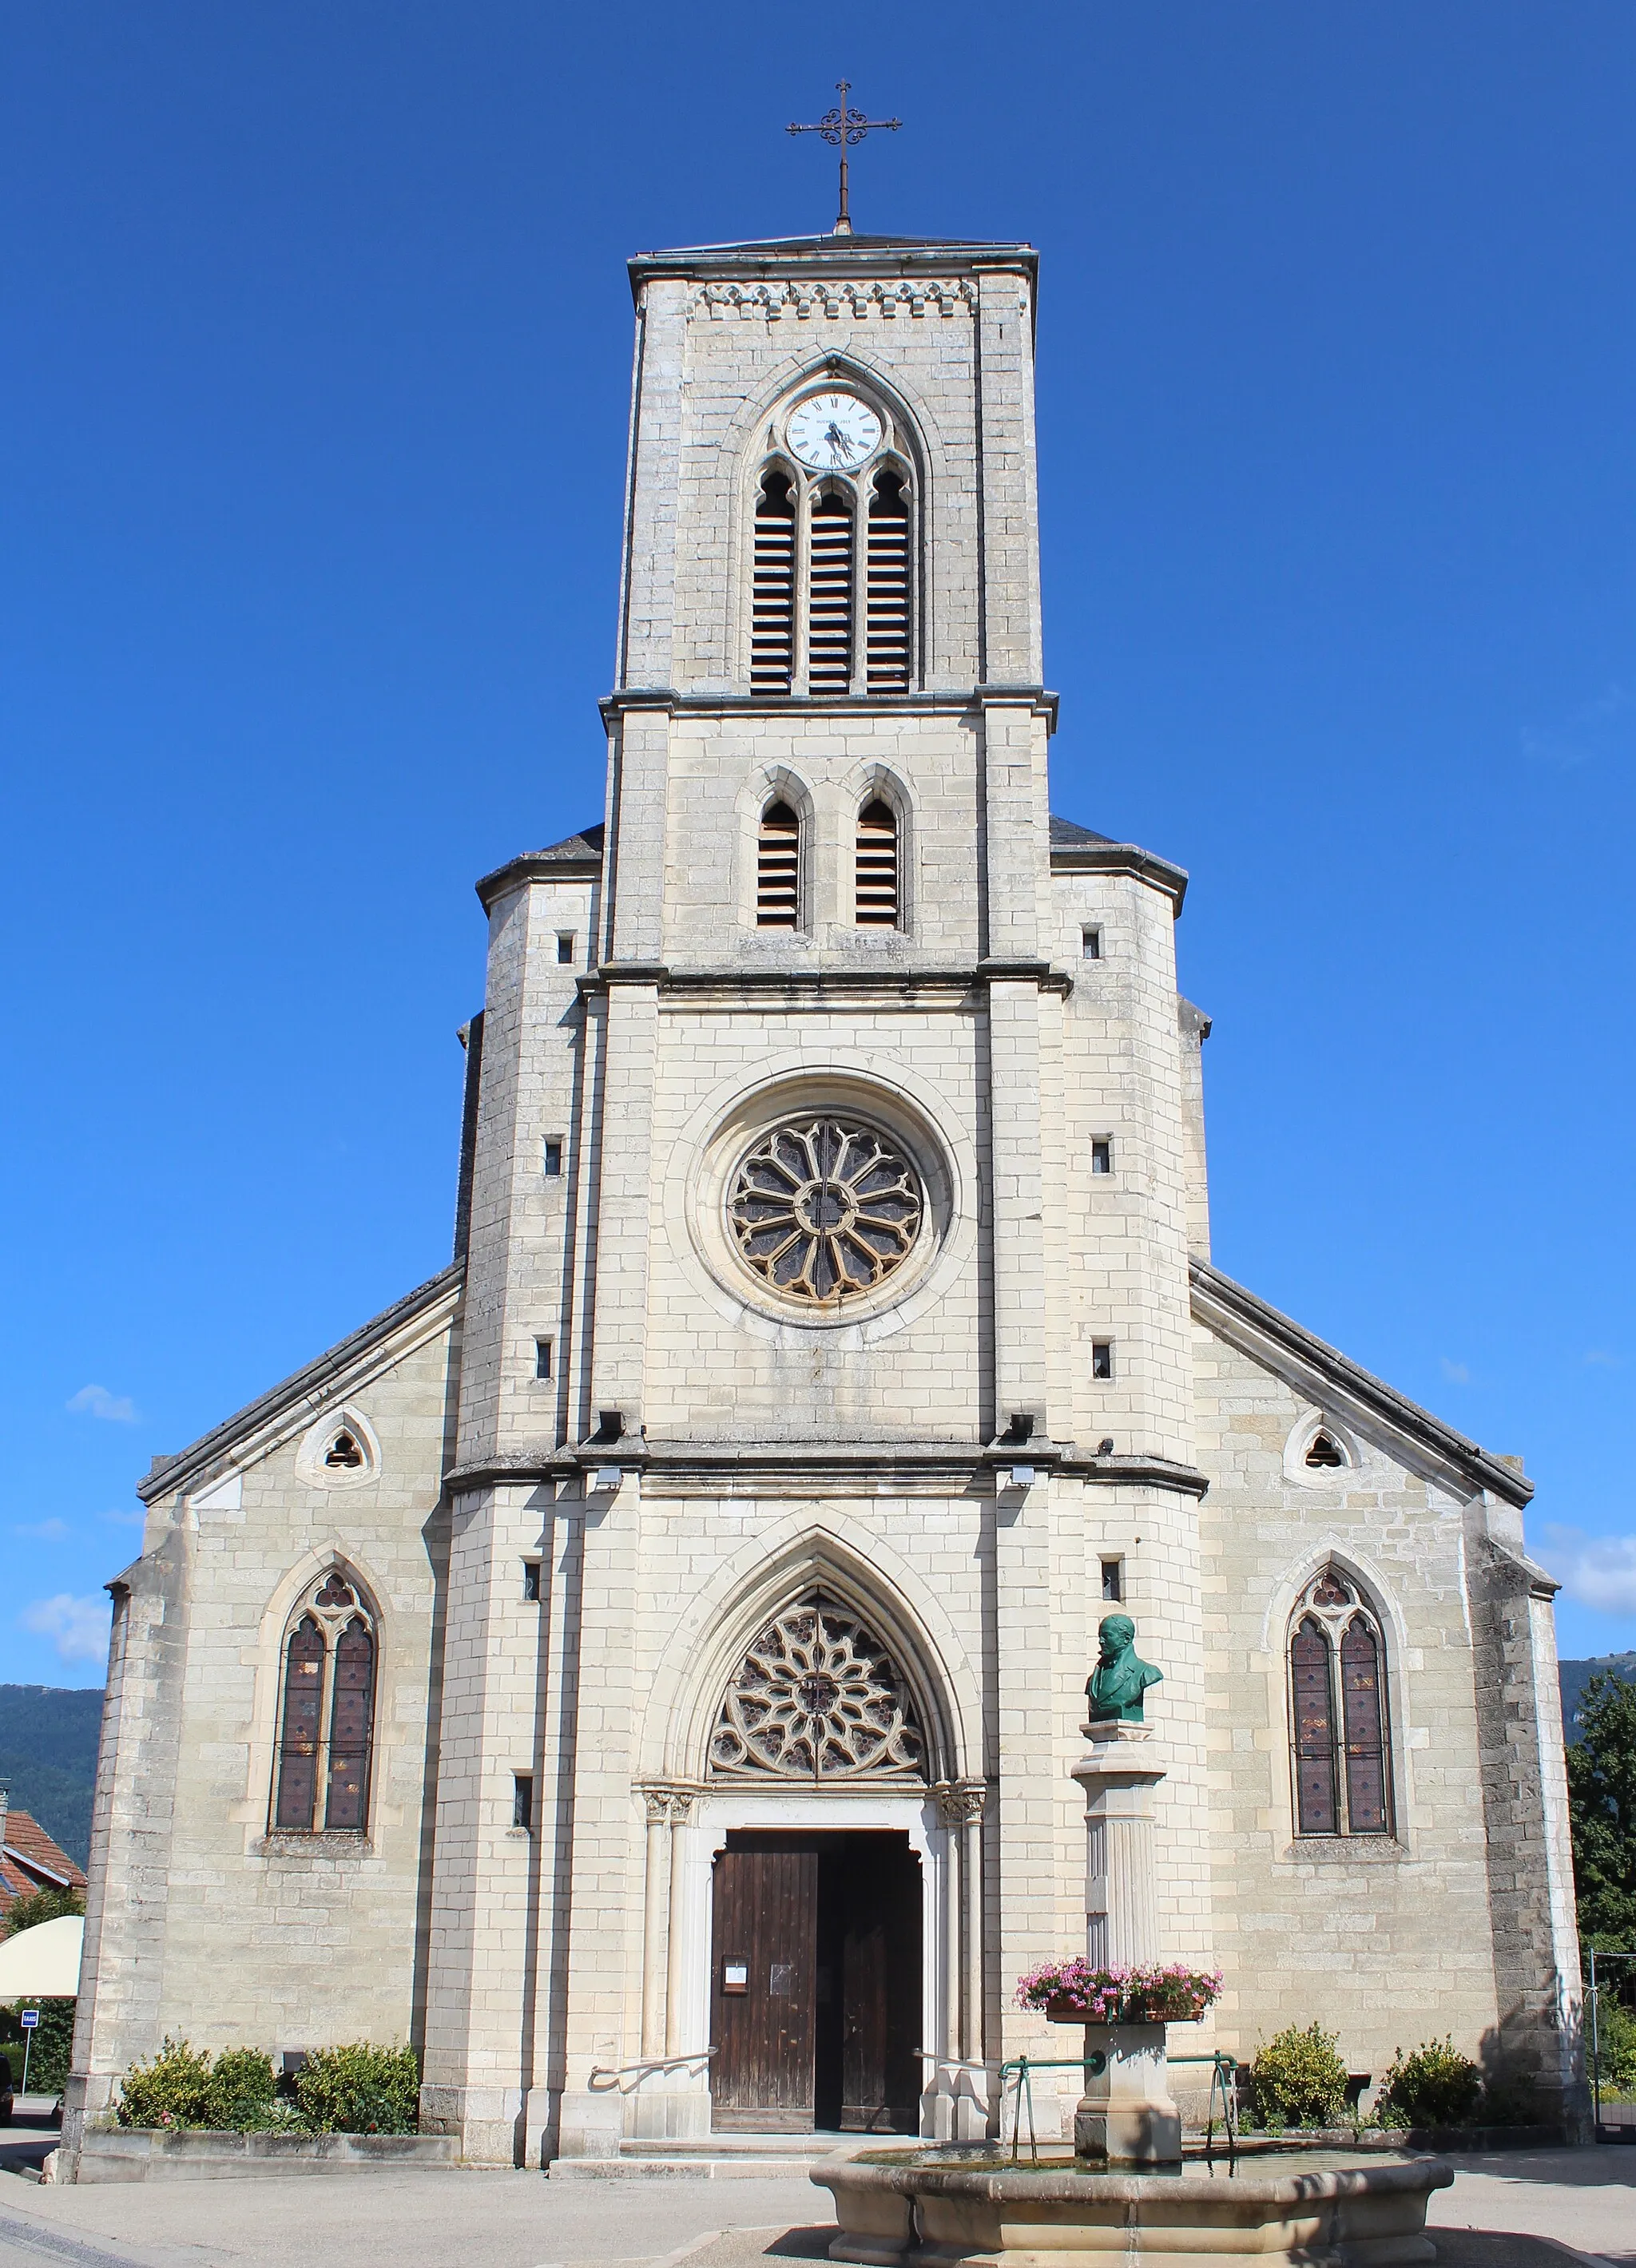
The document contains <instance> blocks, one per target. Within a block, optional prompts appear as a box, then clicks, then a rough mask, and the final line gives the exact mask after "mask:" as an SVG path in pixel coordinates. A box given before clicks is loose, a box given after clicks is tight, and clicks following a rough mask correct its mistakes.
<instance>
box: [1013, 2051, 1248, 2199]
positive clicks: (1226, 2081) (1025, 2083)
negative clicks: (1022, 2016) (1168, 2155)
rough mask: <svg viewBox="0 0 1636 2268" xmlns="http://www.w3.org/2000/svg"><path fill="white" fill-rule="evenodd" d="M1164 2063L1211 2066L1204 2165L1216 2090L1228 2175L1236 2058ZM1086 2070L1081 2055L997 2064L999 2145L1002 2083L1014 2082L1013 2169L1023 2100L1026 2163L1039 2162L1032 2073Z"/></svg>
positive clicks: (1234, 2155)
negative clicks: (1025, 2105) (1012, 2079)
mask: <svg viewBox="0 0 1636 2268" xmlns="http://www.w3.org/2000/svg"><path fill="white" fill-rule="evenodd" d="M1165 2060H1166V2062H1167V2064H1172V2063H1207V2064H1209V2065H1210V2066H1212V2069H1211V2074H1210V2099H1209V2102H1208V2105H1207V2106H1206V2110H1205V2162H1206V2163H1207V2164H1212V2165H1213V2163H1214V2162H1215V2160H1214V2154H1213V2153H1214V2149H1215V2106H1216V2090H1217V2088H1218V2087H1219V2088H1220V2092H1221V2108H1222V2122H1223V2124H1224V2126H1225V2128H1226V2131H1227V2171H1228V2173H1229V2174H1230V2173H1232V2172H1233V2171H1234V2168H1235V2167H1236V2164H1237V2161H1238V2119H1237V2112H1236V2104H1235V2100H1234V2097H1235V2090H1236V2083H1237V2076H1238V2064H1237V2060H1236V2058H1234V2057H1233V2056H1230V2055H1224V2054H1222V2052H1221V2051H1220V2049H1218V2050H1217V2051H1216V2052H1215V2053H1214V2054H1213V2055H1196V2056H1167V2057H1166V2058H1165ZM1089 2066H1090V2058H1088V2057H1087V2056H1083V2055H1077V2056H1026V2055H1025V2056H1014V2057H1013V2058H1012V2059H1011V2060H1010V2061H1009V2062H1008V2063H1003V2064H1001V2066H1000V2067H999V2084H1000V2141H1001V2143H1002V2145H1003V2144H1004V2141H1005V2139H1006V2102H1005V2095H1006V2078H1007V2076H1008V2075H1010V2074H1012V2073H1015V2075H1016V2082H1017V2084H1016V2090H1015V2101H1014V2102H1013V2109H1012V2117H1011V2162H1012V2164H1013V2166H1014V2165H1015V2164H1016V2163H1017V2160H1018V2153H1019V2151H1020V2150H1021V2144H1022V2120H1021V2110H1022V2105H1023V2102H1024V2099H1025V2098H1026V2100H1027V2102H1028V2162H1029V2163H1030V2164H1031V2165H1035V2166H1037V2165H1038V2164H1039V2162H1040V2146H1039V2140H1038V2138H1037V2136H1036V2135H1035V2130H1034V2073H1035V2072H1036V2071H1083V2072H1084V2073H1086V2074H1087V2077H1088V2076H1089V2075H1090V2070H1089Z"/></svg>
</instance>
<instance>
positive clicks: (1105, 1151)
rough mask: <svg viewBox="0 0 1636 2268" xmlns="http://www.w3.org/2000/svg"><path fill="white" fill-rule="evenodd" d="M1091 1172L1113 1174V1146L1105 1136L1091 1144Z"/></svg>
mask: <svg viewBox="0 0 1636 2268" xmlns="http://www.w3.org/2000/svg"><path fill="white" fill-rule="evenodd" d="M1091 1171H1092V1172H1093V1173H1094V1174H1111V1173H1112V1171H1113V1144H1112V1143H1111V1142H1110V1141H1109V1140H1108V1139H1107V1138H1106V1137H1105V1136H1102V1137H1099V1138H1098V1139H1096V1140H1095V1141H1094V1142H1093V1143H1092V1144H1091Z"/></svg>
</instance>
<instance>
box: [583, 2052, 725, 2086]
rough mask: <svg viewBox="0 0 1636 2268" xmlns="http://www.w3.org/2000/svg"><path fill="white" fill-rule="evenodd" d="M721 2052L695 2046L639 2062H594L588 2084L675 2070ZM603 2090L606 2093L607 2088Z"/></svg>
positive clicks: (707, 2059)
mask: <svg viewBox="0 0 1636 2268" xmlns="http://www.w3.org/2000/svg"><path fill="white" fill-rule="evenodd" d="M718 2053H719V2050H718V2049H716V2048H694V2049H692V2050H690V2051H689V2052H688V2053H687V2054H685V2055H667V2056H644V2057H642V2058H641V2059H640V2060H639V2061H638V2062H637V2063H614V2064H603V2063H593V2065H592V2066H591V2076H590V2078H589V2080H587V2081H586V2085H587V2086H590V2087H594V2086H595V2085H596V2083H597V2081H598V2080H599V2079H605V2080H612V2081H614V2082H615V2084H617V2082H618V2081H619V2080H622V2079H623V2078H624V2077H625V2076H626V2074H627V2073H630V2072H644V2071H674V2068H675V2066H677V2065H678V2064H682V2063H708V2062H709V2061H710V2059H711V2056H713V2055H716V2054H718ZM602 2092H604V2093H606V2092H607V2089H606V2088H604V2089H603V2090H602Z"/></svg>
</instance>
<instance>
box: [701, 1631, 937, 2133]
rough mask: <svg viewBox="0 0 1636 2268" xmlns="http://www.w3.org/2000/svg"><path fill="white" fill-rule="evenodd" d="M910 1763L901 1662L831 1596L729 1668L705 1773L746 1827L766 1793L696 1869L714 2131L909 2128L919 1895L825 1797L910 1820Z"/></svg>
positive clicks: (920, 1943)
mask: <svg viewBox="0 0 1636 2268" xmlns="http://www.w3.org/2000/svg"><path fill="white" fill-rule="evenodd" d="M925 1754H926V1738H925V1731H924V1729H923V1726H922V1723H921V1712H920V1709H919V1706H918V1705H917V1699H916V1697H915V1695H914V1692H913V1690H912V1689H911V1687H910V1684H909V1682H908V1681H907V1679H906V1678H905V1676H904V1675H903V1671H902V1669H901V1668H900V1667H899V1665H898V1664H897V1662H896V1661H895V1660H894V1659H893V1657H892V1655H891V1653H889V1651H888V1648H887V1647H886V1646H885V1645H883V1644H882V1642H881V1640H880V1638H878V1637H877V1636H876V1635H875V1633H874V1632H873V1630H872V1629H871V1628H870V1627H869V1625H868V1624H867V1623H866V1622H865V1621H864V1620H863V1619H862V1618H861V1617H860V1616H859V1614H858V1613H857V1612H855V1611H854V1610H853V1609H851V1607H850V1606H848V1605H846V1604H844V1602H842V1601H841V1600H840V1599H839V1598H837V1597H836V1596H835V1595H833V1594H830V1593H829V1592H827V1591H825V1590H823V1589H822V1588H817V1587H814V1588H813V1589H811V1590H809V1591H808V1592H807V1593H806V1594H804V1595H803V1596H802V1597H800V1598H799V1599H798V1600H796V1601H795V1602H793V1603H792V1604H791V1605H790V1606H788V1607H786V1608H785V1609H783V1610H782V1611H781V1612H780V1613H778V1614H777V1615H775V1616H771V1617H770V1619H769V1620H768V1621H767V1623H765V1624H763V1627H762V1628H761V1630H760V1631H758V1632H757V1633H756V1635H755V1638H753V1639H752V1641H751V1643H750V1645H749V1646H748V1648H747V1649H746V1651H745V1653H744V1654H743V1655H742V1657H741V1660H740V1661H739V1663H738V1665H737V1667H736V1668H735V1669H734V1671H733V1675H732V1677H731V1679H730V1680H729V1683H728V1686H727V1690H726V1694H725V1695H724V1697H723V1698H722V1701H721V1705H720V1708H719V1712H718V1714H717V1718H716V1722H715V1727H714V1729H713V1731H712V1734H711V1743H710V1759H709V1768H708V1769H709V1777H710V1781H711V1785H712V1786H715V1787H719V1788H721V1789H722V1790H723V1791H724V1793H725V1792H726V1791H727V1790H729V1789H731V1790H733V1792H734V1793H744V1794H746V1795H749V1796H750V1797H752V1799H754V1800H752V1802H751V1803H750V1804H749V1805H748V1807H746V1808H748V1811H749V1813H750V1814H751V1815H752V1816H753V1815H754V1814H755V1812H756V1811H758V1810H762V1809H763V1800H764V1808H765V1812H766V1824H765V1825H761V1824H753V1823H750V1821H749V1819H746V1820H745V1823H744V1824H742V1825H739V1826H735V1827H733V1828H730V1829H728V1830H726V1832H725V1836H724V1840H723V1843H722V1845H721V1847H720V1848H719V1849H718V1850H717V1851H716V1852H715V1853H714V1856H713V1860H712V1866H711V1966H710V2021H711V2048H712V2050H713V2054H712V2056H711V2120H712V2124H714V2125H715V2126H716V2127H717V2128H718V2129H719V2130H720V2131H723V2132H735V2131H736V2132H799V2131H802V2130H804V2129H808V2128H814V2127H819V2128H826V2127H827V2128H833V2129H838V2130H840V2131H842V2132H865V2133H868V2132H878V2133H914V2132H917V2131H918V2128H919V2124H920V2096H921V2086H922V2072H921V2067H920V2058H919V2054H918V2051H919V2048H920V2044H921V2035H922V2033H923V2032H924V2031H925V2029H926V2023H925V2016H926V2014H927V2010H926V1997H927V1996H926V1993H925V1974H926V1963H925V1959H924V1954H925V1912H926V1907H927V1895H926V1893H927V1889H928V1887H929V1885H928V1884H927V1882H926V1881H925V1877H924V1874H923V1869H922V1864H921V1857H920V1854H919V1852H917V1850H916V1849H915V1848H914V1847H913V1840H912V1838H911V1835H910V1831H909V1829H908V1828H907V1826H905V1827H904V1828H901V1829H896V1828H893V1827H889V1826H885V1825H881V1826H874V1825H870V1826H863V1825H852V1824H848V1823H844V1813H845V1811H846V1810H847V1809H850V1808H851V1807H850V1806H847V1805H845V1804H844V1802H843V1803H842V1804H840V1805H835V1803H834V1800H835V1799H836V1798H837V1797H838V1798H843V1799H844V1798H845V1797H847V1796H857V1795H859V1794H864V1793H867V1794H869V1795H871V1796H873V1797H876V1798H880V1797H889V1796H893V1795H896V1796H898V1797H899V1798H900V1799H901V1800H903V1801H905V1802H906V1803H907V1805H908V1806H909V1807H910V1808H911V1809H916V1808H919V1806H920V1805H922V1804H924V1802H925V1799H926V1796H927V1794H928V1793H929V1791H928V1786H927V1778H926V1771H925ZM814 1798H816V1799H817V1801H816V1802H814V1800H812V1799H814ZM832 1805H833V1806H834V1808H833V1810H832V1809H831V1806H832ZM792 1809H799V1810H800V1813H801V1814H802V1815H803V1816H802V1818H801V1821H800V1824H799V1825H798V1824H797V1823H795V1822H794V1820H793V1819H792V1818H791V1817H790V1814H791V1812H792ZM827 1812H828V1813H829V1815H830V1816H832V1817H833V1818H834V1824H833V1825H830V1824H828V1823H826V1813H827ZM888 1815H889V1814H888ZM740 1816H741V1818H744V1816H745V1809H744V1808H741V1810H740Z"/></svg>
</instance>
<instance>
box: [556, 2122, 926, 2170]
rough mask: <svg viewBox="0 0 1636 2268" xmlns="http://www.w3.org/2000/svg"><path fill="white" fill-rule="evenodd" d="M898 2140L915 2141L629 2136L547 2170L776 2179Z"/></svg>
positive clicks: (806, 2135) (863, 2136)
mask: <svg viewBox="0 0 1636 2268" xmlns="http://www.w3.org/2000/svg"><path fill="white" fill-rule="evenodd" d="M892 2139H901V2140H902V2141H903V2146H904V2147H905V2148H907V2149H912V2148H914V2147H916V2145H915V2143H914V2141H913V2139H912V2138H911V2137H910V2136H908V2135H904V2136H902V2137H899V2138H894V2137H892V2136H889V2135H880V2134H814V2133H811V2132H806V2133H800V2134H700V2135H694V2136H689V2137H686V2138H682V2137H680V2136H673V2137H669V2138H667V2137H664V2136H656V2137H653V2138H648V2137H645V2136H638V2135H627V2136H625V2137H624V2139H623V2140H622V2141H621V2143H620V2145H619V2154H618V2155H617V2156H616V2157H611V2158H554V2159H553V2160H552V2161H551V2164H550V2168H549V2172H550V2177H551V2179H552V2180H553V2181H570V2182H608V2181H630V2180H638V2181H639V2180H641V2179H642V2178H643V2177H644V2176H666V2175H668V2176H675V2175H678V2174H688V2175H691V2176H694V2177H695V2178H696V2179H703V2180H709V2181H732V2180H735V2179H736V2180H740V2181H775V2180H777V2179H778V2178H779V2177H780V2176H791V2175H801V2174H806V2173H809V2172H810V2171H811V2169H813V2167H814V2166H815V2165H816V2164H817V2162H818V2161H819V2160H820V2159H821V2158H829V2157H835V2156H837V2155H838V2156H841V2157H848V2158H850V2157H851V2156H852V2155H853V2154H855V2153H856V2152H857V2151H859V2150H864V2149H869V2148H879V2147H881V2143H882V2142H888V2141H890V2140H892Z"/></svg>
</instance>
